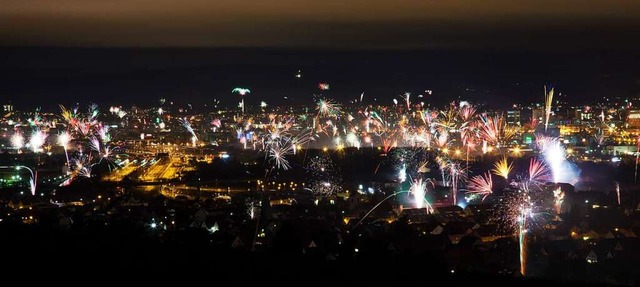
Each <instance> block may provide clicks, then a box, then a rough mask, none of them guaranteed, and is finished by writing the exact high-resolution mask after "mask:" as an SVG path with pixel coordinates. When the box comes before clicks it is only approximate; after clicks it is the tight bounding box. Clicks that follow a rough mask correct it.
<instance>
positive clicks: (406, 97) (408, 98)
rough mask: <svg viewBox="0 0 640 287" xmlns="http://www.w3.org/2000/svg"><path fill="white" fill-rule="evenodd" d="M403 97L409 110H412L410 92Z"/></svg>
mask: <svg viewBox="0 0 640 287" xmlns="http://www.w3.org/2000/svg"><path fill="white" fill-rule="evenodd" d="M401 97H402V98H403V99H404V101H405V103H406V104H407V110H410V109H411V101H410V98H411V93H408V92H407V93H404V95H403V96H401Z"/></svg>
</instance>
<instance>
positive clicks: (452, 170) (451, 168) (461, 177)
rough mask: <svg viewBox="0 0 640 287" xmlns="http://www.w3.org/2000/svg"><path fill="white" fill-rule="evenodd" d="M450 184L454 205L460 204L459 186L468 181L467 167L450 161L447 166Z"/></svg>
mask: <svg viewBox="0 0 640 287" xmlns="http://www.w3.org/2000/svg"><path fill="white" fill-rule="evenodd" d="M446 169H447V173H448V177H449V182H450V183H451V196H452V205H457V204H458V186H459V185H460V184H462V183H464V181H465V180H466V179H467V178H466V175H467V174H466V167H464V168H463V167H462V166H461V165H460V163H458V162H455V161H449V162H448V163H447V166H446Z"/></svg>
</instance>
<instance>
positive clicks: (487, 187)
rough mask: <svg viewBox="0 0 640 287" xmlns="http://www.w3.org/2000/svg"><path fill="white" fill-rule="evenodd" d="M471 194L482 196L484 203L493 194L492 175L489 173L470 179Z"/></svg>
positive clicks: (468, 185)
mask: <svg viewBox="0 0 640 287" xmlns="http://www.w3.org/2000/svg"><path fill="white" fill-rule="evenodd" d="M467 189H468V192H469V193H473V194H477V195H480V196H482V200H483V201H484V199H485V198H487V196H489V195H490V194H492V193H493V180H492V179H491V173H489V172H487V173H485V174H483V175H476V176H473V177H471V179H469V183H468V184H467Z"/></svg>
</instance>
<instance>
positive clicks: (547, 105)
mask: <svg viewBox="0 0 640 287" xmlns="http://www.w3.org/2000/svg"><path fill="white" fill-rule="evenodd" d="M552 103H553V88H551V90H549V91H548V92H547V86H544V132H545V133H546V132H547V126H548V125H549V117H550V116H551V104H552Z"/></svg>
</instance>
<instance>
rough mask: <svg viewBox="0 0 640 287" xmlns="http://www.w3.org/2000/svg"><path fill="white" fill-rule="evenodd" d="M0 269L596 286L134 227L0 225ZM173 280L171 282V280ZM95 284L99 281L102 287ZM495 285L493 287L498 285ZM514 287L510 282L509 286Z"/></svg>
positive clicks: (31, 275) (204, 280)
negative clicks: (227, 242) (277, 250)
mask: <svg viewBox="0 0 640 287" xmlns="http://www.w3.org/2000/svg"><path fill="white" fill-rule="evenodd" d="M0 234H2V236H0V246H2V247H3V249H4V250H5V252H4V256H3V257H4V258H3V261H4V262H3V264H2V266H3V267H2V273H3V274H15V275H16V276H17V275H20V276H27V277H25V278H28V280H29V281H32V282H65V281H71V282H79V281H77V280H78V279H81V280H91V281H93V282H99V283H101V284H102V283H112V282H113V283H117V282H120V283H123V282H147V283H149V282H158V283H170V284H181V283H187V282H201V284H206V285H210V284H212V285H217V284H224V285H225V286H229V285H230V286H239V285H240V286H249V285H260V286H378V285H381V284H382V285H388V284H393V285H395V286H398V285H405V284H412V285H417V286H426V285H429V286H441V285H452V286H460V285H458V284H474V285H475V286H488V285H492V286H504V285H502V284H517V285H515V286H543V285H546V284H554V285H555V284H558V283H560V284H562V285H565V286H585V285H588V286H599V285H593V284H589V283H587V282H582V283H580V282H557V281H547V280H540V279H533V278H522V277H513V276H506V275H504V276H501V275H486V274H469V273H465V274H461V273H459V272H456V273H452V272H451V270H443V268H442V266H443V264H439V263H440V262H439V261H438V260H434V259H433V258H429V257H428V256H423V257H419V256H415V257H412V258H394V259H393V260H388V259H387V258H384V256H379V257H376V256H375V254H373V255H368V256H363V257H360V258H348V259H336V260H327V259H326V258H319V257H317V256H315V255H314V254H313V252H308V253H307V254H306V255H305V256H288V255H286V254H285V255H283V254H278V255H274V254H268V253H262V252H251V251H250V250H248V249H244V248H229V247H226V246H225V247H222V246H215V244H212V243H211V242H206V241H203V240H201V239H202V238H204V237H201V236H199V235H198V234H196V233H193V234H189V232H185V233H184V234H181V235H180V236H176V237H174V238H166V239H164V240H157V239H153V238H151V237H148V236H147V235H146V234H144V233H141V232H137V231H136V230H134V229H130V230H127V229H122V230H119V231H113V230H111V231H109V232H108V233H105V232H104V231H96V232H92V231H82V232H75V231H72V232H69V231H60V230H43V229H40V228H34V227H30V226H11V225H4V226H0ZM171 282H175V283H171ZM101 284H100V285H101ZM496 284H497V285H496ZM507 286H514V285H507Z"/></svg>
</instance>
